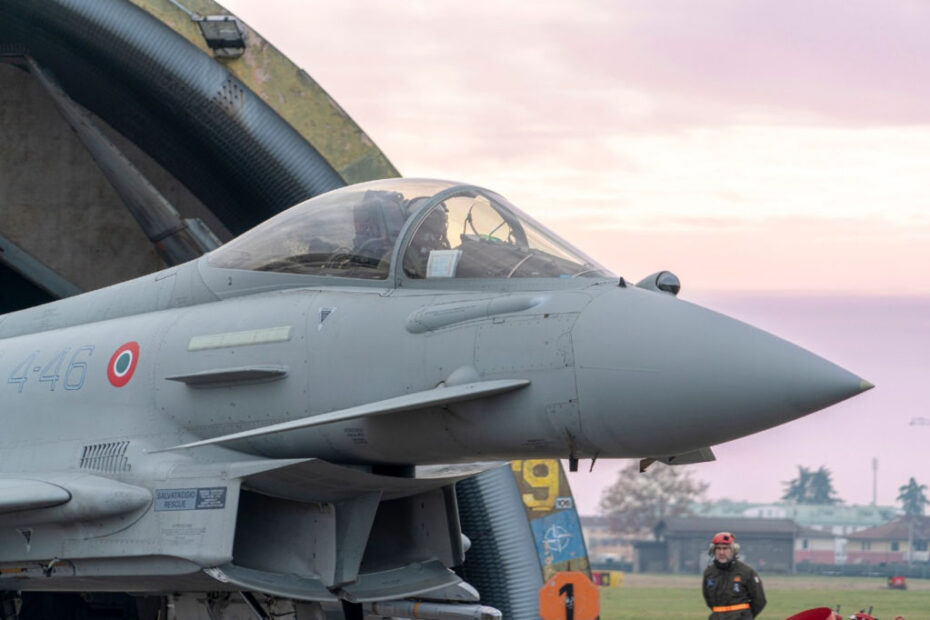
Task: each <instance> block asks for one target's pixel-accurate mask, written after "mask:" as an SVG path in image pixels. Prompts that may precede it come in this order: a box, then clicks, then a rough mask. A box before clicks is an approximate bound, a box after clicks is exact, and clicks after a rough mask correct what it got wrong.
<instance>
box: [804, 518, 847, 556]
mask: <svg viewBox="0 0 930 620" xmlns="http://www.w3.org/2000/svg"><path fill="white" fill-rule="evenodd" d="M841 554H845V545H843V544H842V542H841V540H840V538H839V537H838V536H837V535H836V534H833V533H831V532H827V531H823V530H819V529H816V528H813V527H803V526H798V531H797V533H796V534H795V539H794V562H795V564H796V565H797V564H800V563H801V562H810V563H811V564H837V563H838V562H837V559H838V558H840V557H842V558H844V559H845V555H841Z"/></svg>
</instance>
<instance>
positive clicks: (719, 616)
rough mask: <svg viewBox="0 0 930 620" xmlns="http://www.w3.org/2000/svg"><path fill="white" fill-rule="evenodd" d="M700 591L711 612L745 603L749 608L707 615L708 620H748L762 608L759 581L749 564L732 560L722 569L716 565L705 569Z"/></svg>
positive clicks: (763, 596)
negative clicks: (715, 609) (718, 608)
mask: <svg viewBox="0 0 930 620" xmlns="http://www.w3.org/2000/svg"><path fill="white" fill-rule="evenodd" d="M701 589H702V591H703V593H704V602H706V603H707V606H708V607H710V608H711V609H713V608H714V607H729V606H731V605H739V604H741V603H749V609H743V610H735V611H720V612H711V614H710V620H751V619H752V618H755V617H756V616H758V615H759V613H761V612H762V608H763V607H765V591H764V590H763V589H762V580H761V579H759V575H758V573H756V571H755V570H753V568H752V567H751V566H750V565H749V564H745V563H743V562H740V561H739V560H733V561H732V562H730V565H729V566H727V567H726V568H720V567H718V566H717V564H716V563H712V564H711V565H710V566H708V567H707V568H706V569H705V570H704V580H703V581H702V585H701Z"/></svg>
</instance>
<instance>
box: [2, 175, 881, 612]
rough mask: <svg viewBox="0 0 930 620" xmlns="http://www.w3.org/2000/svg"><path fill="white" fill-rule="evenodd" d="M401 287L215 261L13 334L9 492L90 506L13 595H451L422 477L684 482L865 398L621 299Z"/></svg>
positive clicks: (544, 290)
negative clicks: (507, 467) (665, 464)
mask: <svg viewBox="0 0 930 620" xmlns="http://www.w3.org/2000/svg"><path fill="white" fill-rule="evenodd" d="M392 183H398V182H392ZM429 208H431V206H430V205H429V204H426V205H424V206H422V207H421V211H415V212H414V213H412V214H410V215H409V217H410V218H411V220H415V219H416V218H418V217H420V216H421V215H422V212H423V211H425V210H426V209H429ZM411 220H408V223H407V226H406V227H405V228H404V231H405V232H402V234H401V237H400V238H398V240H397V247H396V248H395V250H394V256H395V257H397V256H400V255H401V254H402V251H403V248H404V247H405V245H406V244H407V243H408V242H410V240H411V239H412V238H413V237H414V234H415V233H414V229H413V228H412V227H411V226H410V221H411ZM259 234H260V233H259ZM501 243H503V242H501ZM221 251H222V250H221ZM398 263H399V261H395V262H394V267H393V268H392V271H391V272H389V273H387V274H386V276H387V279H386V280H382V281H361V280H351V279H348V278H341V277H326V276H307V275H295V274H278V273H274V272H267V271H266V272H258V271H254V272H246V271H240V270H233V269H223V268H219V267H215V266H212V265H211V264H210V260H209V257H204V258H201V259H198V260H197V261H194V262H191V263H186V264H184V265H180V266H178V267H175V268H172V269H169V270H165V271H163V272H159V273H157V274H153V275H151V276H144V277H141V278H138V279H136V280H132V281H130V282H126V283H124V284H120V285H116V286H113V287H109V288H106V289H102V290H98V291H93V292H90V293H86V294H83V295H79V296H75V297H71V298H68V299H65V300H61V301H59V302H55V303H52V304H47V305H45V306H39V307H37V308H32V309H29V310H23V311H20V312H16V313H12V314H9V315H5V316H2V317H0V376H4V374H5V376H7V377H8V380H7V382H6V383H4V384H0V389H2V390H4V394H3V402H4V408H3V410H2V416H3V420H2V421H3V424H4V428H5V431H6V432H4V433H3V434H2V435H0V473H2V475H3V476H6V477H7V478H9V479H16V480H23V479H30V480H35V481H38V482H39V484H37V485H36V486H35V487H34V488H33V492H34V494H35V497H34V498H33V499H38V500H40V501H41V500H48V497H46V496H45V495H46V494H45V491H47V490H48V489H47V487H46V486H45V485H44V483H50V484H55V485H57V486H59V487H61V488H63V489H65V490H67V491H68V492H69V493H70V494H71V498H70V499H69V500H68V501H66V502H65V503H63V504H60V505H57V506H48V507H44V508H36V509H33V510H22V511H18V512H15V513H11V514H15V518H13V517H10V515H9V514H7V515H6V516H4V519H7V520H9V521H8V522H9V523H13V524H15V526H16V527H17V528H19V529H27V530H28V531H29V532H30V537H29V540H28V541H26V540H25V537H24V535H23V534H22V533H21V532H19V531H17V530H16V529H12V528H6V529H4V528H0V557H2V558H3V559H4V562H5V563H6V564H8V565H12V566H16V567H22V568H23V569H24V571H25V572H23V573H14V574H13V576H7V574H6V573H5V574H4V575H3V576H0V589H9V590H17V589H27V590H28V589H49V588H50V589H64V590H68V589H75V590H85V589H107V590H113V589H115V590H127V589H140V588H141V590H142V591H163V590H165V589H170V590H173V591H204V590H214V589H218V590H224V589H231V590H235V589H239V588H249V589H259V590H262V591H266V592H270V593H276V594H279V595H282V596H288V597H293V598H298V599H301V600H316V601H321V602H327V601H329V602H331V601H333V600H335V599H337V598H342V599H344V600H349V601H355V602H372V601H378V600H392V599H397V598H405V597H411V596H424V597H427V598H428V597H429V596H430V593H431V592H442V593H450V592H458V591H461V588H459V587H458V586H459V584H460V583H461V580H460V578H459V577H457V576H456V574H455V573H454V572H452V571H451V570H450V569H451V568H453V567H454V566H456V565H457V564H459V563H460V562H461V559H462V555H463V551H462V548H461V537H460V536H459V535H458V534H459V531H460V530H459V524H458V515H457V508H456V503H455V502H454V501H452V499H451V496H452V485H453V484H455V483H456V482H457V481H458V480H460V479H461V478H462V477H463V476H464V475H466V474H465V473H463V472H462V471H461V470H460V469H457V468H452V469H445V470H444V469H442V468H440V469H439V470H438V471H437V469H436V468H435V467H434V468H432V469H426V468H425V466H432V465H445V464H450V463H474V462H476V461H487V460H505V459H511V458H564V457H575V458H594V457H619V458H623V457H628V458H630V457H639V458H657V459H666V460H669V457H672V456H675V455H682V457H683V460H691V459H692V457H693V455H690V454H689V453H691V452H693V451H695V450H701V452H700V454H703V455H705V456H706V452H705V451H703V450H702V449H704V448H706V447H708V446H710V445H712V444H714V443H717V442H719V441H721V440H726V439H729V438H732V437H738V436H742V435H746V434H749V433H752V432H756V431H758V430H761V429H762V428H767V427H770V426H774V425H776V424H780V423H784V422H787V421H790V420H792V419H795V418H797V417H800V416H802V415H805V414H807V413H809V412H811V411H813V410H816V409H818V408H821V407H823V406H826V405H828V404H830V403H832V402H836V401H839V400H842V399H843V398H847V397H850V396H852V395H855V394H857V393H859V392H860V391H862V390H863V389H866V388H867V387H868V385H867V384H864V383H863V382H862V380H861V379H859V378H858V377H856V376H854V375H852V374H850V373H848V372H846V371H844V370H842V369H840V368H838V367H836V366H835V365H833V364H830V363H829V362H827V361H825V360H823V359H821V358H818V357H817V356H815V355H813V354H811V353H808V352H807V351H804V350H803V349H800V348H798V347H795V346H794V345H791V344H789V343H786V342H784V341H782V340H780V339H778V338H776V337H774V336H771V335H769V334H766V333H764V332H761V331H759V330H756V329H754V328H752V327H750V326H748V325H745V324H742V323H739V322H737V321H734V320H732V319H729V318H727V317H723V316H721V315H718V314H715V313H712V312H709V311H707V310H705V309H702V308H700V307H697V306H694V305H692V304H688V303H685V302H683V301H681V300H679V299H677V298H675V297H674V296H671V295H669V294H667V293H664V292H655V291H650V290H644V289H641V288H635V287H623V286H619V285H618V284H619V282H618V280H616V279H613V278H607V277H603V278H523V279H520V280H517V279H498V280H493V281H490V280H487V281H486V280H467V279H450V280H446V281H442V282H435V281H428V280H427V281H416V280H409V279H406V276H404V275H403V274H402V273H400V270H399V269H397V264H398ZM394 283H398V285H397V286H394ZM324 316H325V320H322V319H323V317H324ZM411 317H414V318H413V319H411ZM411 327H413V329H411ZM120 351H130V352H131V355H130V354H128V353H127V354H126V356H125V357H120V356H118V355H117V353H119V352H120ZM120 359H122V362H118V360H120ZM269 373H270V374H269ZM270 375H274V376H270ZM271 379H273V380H271ZM234 433H246V434H245V435H237V436H235V437H231V438H230V437H223V436H224V435H229V434H234ZM220 437H223V443H220V444H216V443H213V442H211V441H210V440H213V439H215V438H220ZM204 440H207V443H202V444H199V445H197V446H189V447H188V448H187V449H184V450H169V451H165V449H167V448H175V447H177V446H178V445H179V444H190V443H192V442H194V443H196V442H202V441H204ZM227 440H229V441H227ZM82 469H87V470H92V471H93V473H89V472H88V471H80V470H82ZM390 472H394V474H396V475H389V473H390ZM467 473H474V471H471V472H467ZM505 473H506V474H507V475H508V476H509V475H510V474H509V471H508V472H505ZM512 482H513V481H512V479H511V483H512ZM27 495H28V493H27ZM510 495H511V496H513V498H515V499H516V501H519V499H518V498H517V497H516V495H514V494H512V493H511V494H510ZM40 496H41V497H40ZM188 497H189V498H190V501H188ZM153 498H154V502H153V501H152V499H153ZM25 499H26V501H28V500H29V498H28V497H26V498H25ZM522 522H523V523H524V526H525V521H522ZM295 533H296V534H295ZM466 533H467V532H466ZM362 540H364V541H366V542H365V545H364V547H362V545H360V541H362ZM496 540H502V539H501V538H497V539H496ZM529 549H530V550H531V549H532V547H529ZM534 564H535V562H534ZM35 567H40V569H41V570H40V571H39V573H35V572H29V571H30V570H32V569H34V568H35ZM201 571H207V572H204V573H203V574H204V575H207V576H208V577H209V578H210V579H211V580H212V581H208V582H207V584H208V585H206V586H205V585H204V581H203V579H202V575H201ZM508 574H509V573H508ZM142 578H146V579H148V581H146V580H144V579H142ZM146 584H149V585H146ZM91 585H95V587H89V586H91ZM521 592H522V590H521ZM524 594H525V592H524ZM444 596H447V594H444Z"/></svg>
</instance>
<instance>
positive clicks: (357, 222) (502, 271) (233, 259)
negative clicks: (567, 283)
mask: <svg viewBox="0 0 930 620" xmlns="http://www.w3.org/2000/svg"><path fill="white" fill-rule="evenodd" d="M397 246H400V247H397ZM398 260H399V263H400V264H399V268H398V269H394V270H392V265H393V263H394V262H395V261H398ZM209 262H210V265H212V266H214V267H220V268H225V269H246V270H251V271H267V272H278V273H290V274H305V275H313V276H331V277H332V276H335V277H340V278H361V279H368V280H385V279H387V278H388V276H390V275H392V274H394V273H395V272H399V273H401V274H403V277H406V278H408V279H412V280H427V279H436V278H573V277H579V276H581V277H608V276H610V275H611V274H610V272H609V271H608V270H606V269H605V268H603V267H601V266H600V265H598V264H596V263H595V262H594V261H592V260H591V259H590V258H588V257H587V256H585V255H584V254H582V253H581V252H580V251H578V250H576V249H575V248H573V247H572V246H571V245H569V244H568V243H567V242H565V241H563V240H561V239H560V238H559V237H557V236H556V235H555V234H553V233H552V232H550V231H548V230H546V229H545V228H544V227H543V226H542V225H540V224H538V223H537V222H535V221H533V220H532V219H531V218H529V217H528V216H527V215H525V214H523V213H521V212H520V211H519V210H518V209H516V208H515V207H514V206H512V205H510V204H509V203H508V202H507V201H506V200H504V199H503V198H502V197H500V196H499V195H497V194H495V193H493V192H490V191H488V190H484V189H481V188H478V187H474V186H470V185H460V184H456V183H451V182H448V181H430V180H420V179H387V180H383V181H372V182H370V183H363V184H360V185H352V186H349V187H345V188H342V189H339V190H335V191H332V192H329V193H327V194H323V195H322V196H318V197H316V198H313V199H311V200H308V201H306V202H303V203H301V204H299V205H297V206H295V207H293V208H291V209H289V210H287V211H285V212H283V213H281V214H279V215H277V216H275V217H273V218H271V219H270V220H268V221H267V222H265V223H264V224H261V225H259V226H257V227H256V228H254V229H252V230H250V231H249V232H247V233H245V234H244V235H242V236H240V237H238V238H236V239H234V240H233V241H231V242H229V243H227V244H226V245H224V246H222V247H220V248H218V249H217V250H215V251H214V252H213V253H211V254H210V256H209Z"/></svg>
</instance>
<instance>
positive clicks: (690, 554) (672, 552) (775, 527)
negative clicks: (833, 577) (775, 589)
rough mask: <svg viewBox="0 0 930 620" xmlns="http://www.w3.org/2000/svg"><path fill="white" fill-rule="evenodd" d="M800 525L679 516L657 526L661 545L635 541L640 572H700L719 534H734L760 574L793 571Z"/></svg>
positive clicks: (745, 555) (637, 565)
mask: <svg viewBox="0 0 930 620" xmlns="http://www.w3.org/2000/svg"><path fill="white" fill-rule="evenodd" d="M797 530H798V526H797V524H796V523H795V522H794V521H792V520H790V519H743V518H739V519H733V518H716V517H714V518H707V517H676V518H669V519H665V520H664V521H662V522H660V523H659V524H658V525H657V526H656V533H657V535H658V536H657V538H658V539H659V540H658V542H652V541H650V542H645V541H644V542H636V543H634V546H635V548H636V559H635V568H636V570H637V571H642V572H646V571H649V572H653V571H668V572H674V573H698V572H700V571H702V570H704V567H705V566H707V563H708V561H709V559H710V557H709V555H708V548H709V545H710V541H711V539H712V538H713V536H714V534H716V533H717V532H723V531H726V532H732V533H733V535H734V536H735V537H736V540H737V541H738V542H739V544H740V556H741V557H742V558H744V559H745V560H746V561H748V562H750V563H752V564H753V566H755V567H756V569H757V570H759V571H760V572H768V573H790V572H793V571H794V545H795V533H796V532H797Z"/></svg>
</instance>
